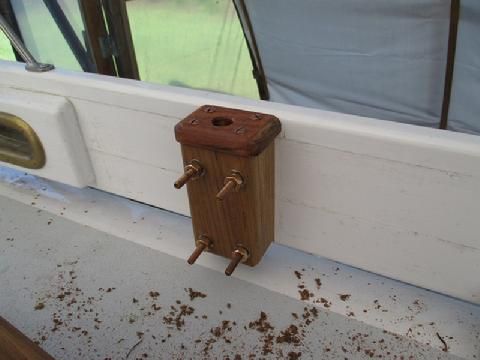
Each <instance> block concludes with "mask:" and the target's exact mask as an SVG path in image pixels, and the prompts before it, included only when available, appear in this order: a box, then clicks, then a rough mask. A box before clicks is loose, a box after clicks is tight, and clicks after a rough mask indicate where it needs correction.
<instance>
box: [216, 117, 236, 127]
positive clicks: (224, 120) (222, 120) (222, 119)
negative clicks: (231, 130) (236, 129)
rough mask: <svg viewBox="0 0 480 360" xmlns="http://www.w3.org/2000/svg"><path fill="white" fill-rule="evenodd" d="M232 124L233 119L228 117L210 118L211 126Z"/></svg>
mask: <svg viewBox="0 0 480 360" xmlns="http://www.w3.org/2000/svg"><path fill="white" fill-rule="evenodd" d="M232 124H233V120H232V119H230V118H228V117H223V116H219V117H216V118H213V119H212V125H213V126H229V125H232Z"/></svg>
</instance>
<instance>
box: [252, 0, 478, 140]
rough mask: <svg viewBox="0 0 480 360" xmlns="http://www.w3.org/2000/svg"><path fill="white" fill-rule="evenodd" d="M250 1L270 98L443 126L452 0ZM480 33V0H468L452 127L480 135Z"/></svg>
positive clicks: (460, 39) (461, 32) (462, 23)
mask: <svg viewBox="0 0 480 360" xmlns="http://www.w3.org/2000/svg"><path fill="white" fill-rule="evenodd" d="M245 5H246V8H247V10H248V14H249V16H250V20H251V22H252V27H253V33H254V35H255V38H256V41H257V44H258V49H259V53H260V58H261V60H262V63H263V67H264V70H265V75H266V78H267V82H268V88H269V91H270V100H272V101H277V102H283V103H288V104H294V105H302V106H308V107H315V108H321V109H325V110H332V111H337V112H344V113H350V114H357V115H362V116H368V117H373V118H378V119H384V120H392V121H399V122H404V123H411V124H417V125H424V126H432V127H438V125H439V121H440V114H441V105H442V100H443V88H444V80H445V70H446V59H447V46H448V32H449V23H450V0H393V1H387V0H299V1H291V0H261V1H259V0H245ZM242 20H243V21H244V22H245V19H242ZM479 30H480V2H479V1H478V0H464V1H462V8H461V21H460V28H459V37H458V50H457V61H456V66H455V76H454V85H453V92H452V104H451V111H450V120H449V129H451V130H459V131H465V132H472V133H475V132H476V133H480V119H479V114H480V101H479V100H480V99H479V96H480V69H479V68H480V31H479Z"/></svg>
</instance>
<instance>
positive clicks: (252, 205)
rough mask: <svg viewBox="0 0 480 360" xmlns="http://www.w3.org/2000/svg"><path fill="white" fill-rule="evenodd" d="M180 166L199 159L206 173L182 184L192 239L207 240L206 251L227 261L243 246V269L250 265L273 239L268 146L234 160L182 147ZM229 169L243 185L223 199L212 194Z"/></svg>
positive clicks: (271, 152)
mask: <svg viewBox="0 0 480 360" xmlns="http://www.w3.org/2000/svg"><path fill="white" fill-rule="evenodd" d="M182 154H183V158H184V162H185V164H188V163H189V162H190V161H191V160H192V159H197V160H199V161H200V162H201V163H202V165H203V166H204V167H205V169H206V173H205V175H204V176H202V177H201V178H198V179H197V180H194V181H191V182H189V183H188V184H187V189H188V197H189V201H190V210H191V214H192V222H193V228H194V234H195V237H196V238H198V237H199V236H200V235H204V236H207V237H209V238H210V239H211V240H212V241H213V248H211V249H210V250H209V251H211V252H213V253H215V254H218V255H221V256H225V257H228V258H230V256H231V253H232V252H233V250H234V249H235V247H236V246H238V245H241V246H244V247H246V248H247V249H248V250H249V252H250V256H249V258H248V260H247V262H246V264H248V265H252V266H253V265H256V264H257V263H258V262H259V261H260V260H261V258H262V256H263V254H264V253H265V251H266V250H267V248H268V246H269V245H270V243H271V242H272V241H273V239H274V189H275V182H274V166H275V164H274V143H273V142H272V143H271V144H270V145H269V146H268V147H267V148H266V149H265V150H264V151H263V152H262V153H261V154H260V155H258V156H254V157H240V156H234V155H229V154H225V153H221V152H215V151H210V150H207V149H202V148H196V147H193V146H187V145H182ZM232 170H237V171H239V172H240V173H241V174H242V176H243V177H244V179H245V186H244V187H243V188H242V189H241V190H240V191H239V192H233V193H230V194H229V195H227V196H226V197H225V199H224V200H218V199H217V198H216V195H217V193H218V191H219V190H220V189H221V188H222V187H223V184H224V179H225V177H226V176H229V175H230V174H231V171H232Z"/></svg>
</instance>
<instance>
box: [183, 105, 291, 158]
mask: <svg viewBox="0 0 480 360" xmlns="http://www.w3.org/2000/svg"><path fill="white" fill-rule="evenodd" d="M281 128H282V125H281V123H280V120H278V118H276V117H275V116H273V115H269V114H262V113H256V112H252V111H244V110H238V109H230V108H224V107H220V106H213V105H204V106H202V107H200V108H199V109H197V110H196V111H194V112H193V113H191V114H190V115H189V116H187V117H186V118H185V119H183V120H182V121H180V122H179V123H178V124H177V125H176V126H175V138H176V139H177V141H178V142H179V143H181V144H184V145H191V146H195V147H201V148H204V149H209V150H212V151H221V152H224V153H227V154H233V155H238V156H256V155H258V154H260V153H261V152H262V151H263V150H264V149H265V148H266V147H267V146H269V145H270V143H271V142H272V141H273V139H274V138H275V137H276V136H277V135H278V134H279V133H280V130H281Z"/></svg>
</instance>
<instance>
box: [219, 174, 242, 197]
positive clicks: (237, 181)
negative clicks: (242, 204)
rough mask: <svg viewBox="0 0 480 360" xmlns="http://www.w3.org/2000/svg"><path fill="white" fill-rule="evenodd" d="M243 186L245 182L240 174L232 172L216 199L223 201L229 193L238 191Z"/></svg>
mask: <svg viewBox="0 0 480 360" xmlns="http://www.w3.org/2000/svg"><path fill="white" fill-rule="evenodd" d="M244 185H245V180H243V176H242V175H241V174H240V172H239V171H237V170H232V174H231V175H230V176H227V177H226V178H225V182H224V185H223V188H222V189H221V190H220V191H219V192H218V194H217V199H218V200H223V199H224V198H225V196H227V195H228V194H229V193H231V192H236V191H239V190H240V189H241V188H242V187H243V186H244Z"/></svg>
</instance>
